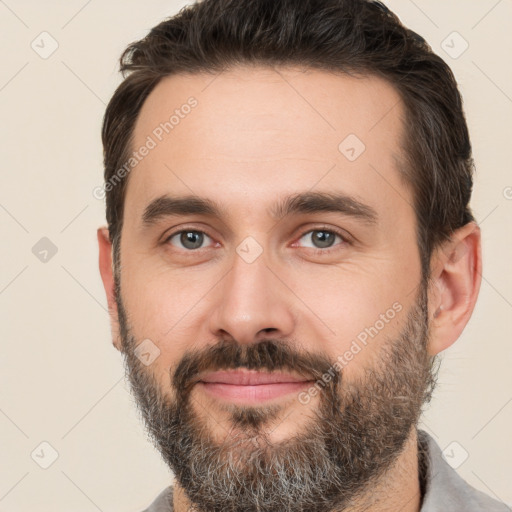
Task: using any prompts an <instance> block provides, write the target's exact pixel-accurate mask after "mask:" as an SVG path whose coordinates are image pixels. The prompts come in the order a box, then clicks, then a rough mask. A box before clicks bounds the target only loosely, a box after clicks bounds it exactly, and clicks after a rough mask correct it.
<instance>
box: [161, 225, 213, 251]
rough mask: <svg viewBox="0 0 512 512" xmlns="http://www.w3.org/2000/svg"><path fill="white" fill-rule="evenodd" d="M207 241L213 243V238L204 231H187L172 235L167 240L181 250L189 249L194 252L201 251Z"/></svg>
mask: <svg viewBox="0 0 512 512" xmlns="http://www.w3.org/2000/svg"><path fill="white" fill-rule="evenodd" d="M205 239H208V240H210V241H211V238H210V237H209V236H208V235H207V234H206V233H204V232H203V231H197V230H193V229H185V230H182V231H177V232H176V233H173V234H172V235H170V236H169V237H168V238H167V239H166V243H170V244H171V245H174V246H175V247H178V248H179V249H187V250H190V251H193V250H196V249H201V248H202V247H201V246H202V245H203V243H204V241H205ZM180 244H181V245H180Z"/></svg>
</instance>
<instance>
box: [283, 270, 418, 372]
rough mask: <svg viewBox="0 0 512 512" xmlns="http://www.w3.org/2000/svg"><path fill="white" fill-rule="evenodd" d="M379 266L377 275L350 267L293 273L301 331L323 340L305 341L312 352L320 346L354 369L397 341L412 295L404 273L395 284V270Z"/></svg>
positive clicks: (332, 356) (331, 355) (331, 357)
mask: <svg viewBox="0 0 512 512" xmlns="http://www.w3.org/2000/svg"><path fill="white" fill-rule="evenodd" d="M380 263H381V264H380V265H377V266H376V267H374V270H373V271H372V270H371V268H372V267H371V266H370V265H367V266H365V267H364V270H362V268H363V267H358V266H356V265H350V266H349V265H346V266H344V267H343V268H341V267H330V268H329V267H325V268H323V269H321V271H320V270H319V269H317V270H316V271H315V272H314V273H313V272H302V273H300V274H299V271H297V274H296V275H295V277H294V276H293V275H291V274H289V276H288V279H290V280H292V282H295V283H298V285H297V286H294V287H293V291H294V293H295V294H296V296H297V297H298V298H297V301H299V299H300V301H299V302H300V303H301V304H303V306H302V307H301V309H302V310H303V311H304V318H306V319H307V320H304V322H306V324H304V325H302V326H299V332H303V331H302V329H301V328H305V329H306V331H307V332H311V333H313V334H312V336H314V337H315V338H317V340H319V341H317V342H314V341H313V340H310V341H309V342H307V340H305V342H307V343H309V344H310V346H311V349H312V350H314V346H313V343H316V344H317V347H318V348H319V347H320V346H321V347H322V350H324V351H325V352H326V353H327V354H328V356H329V358H330V359H331V360H332V361H333V362H335V361H340V362H341V364H342V366H347V367H348V366H350V367H351V368H352V369H354V368H357V367H361V366H367V365H368V364H369V362H370V360H371V359H373V358H374V357H375V354H377V353H378V351H379V350H380V348H381V345H382V343H383V342H384V341H385V340H388V339H390V338H391V339H393V338H394V337H396V335H397V334H398V332H399V331H400V328H401V326H402V325H403V317H404V315H405V311H406V310H407V308H408V307H409V305H410V303H411V300H412V299H413V296H412V295H410V294H409V296H408V292H410V289H411V288H410V286H408V285H407V283H406V282H405V279H404V274H402V276H401V281H398V280H397V279H395V280H392V279H391V278H390V277H389V275H394V274H393V273H392V269H391V268H389V269H386V265H385V263H384V262H383V261H382V260H381V261H380ZM320 340H321V341H320ZM347 373H349V371H347Z"/></svg>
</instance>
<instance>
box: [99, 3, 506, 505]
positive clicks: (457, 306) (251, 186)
mask: <svg viewBox="0 0 512 512" xmlns="http://www.w3.org/2000/svg"><path fill="white" fill-rule="evenodd" d="M121 68H122V71H123V72H124V73H125V74H126V75H127V77H126V78H125V80H124V81H123V83H122V84H121V85H120V86H119V88H118V89H117V91H116V92H115V94H114V96H113V98H112V100H111V101H110V103H109V105H108V107H107V111H106V114H105V119H104V126H103V143H104V156H105V192H106V198H107V221H108V229H107V228H100V229H99V230H98V240H99V246H100V270H101V275H102V279H103V283H104V286H105V290H106V293H107V297H108V303H109V307H110V311H111V319H112V327H113V341H114V344H115V346H116V348H118V349H119V350H120V351H122V353H123V354H124V356H125V361H126V370H127V375H128V378H129V380H130V383H131V386H132V389H133V392H134V395H135V397H136V399H137V403H138V406H139V408H140V410H141V412H142V415H143V417H144V420H145V422H146V425H147V427H148V431H149V433H150V435H151V437H152V439H153V440H154V442H155V444H156V446H157V447H158V448H159V450H160V452H161V454H162V456H163V458H164V460H165V461H166V462H167V464H168V465H169V467H170V469H172V471H173V473H174V475H175V483H174V485H173V486H170V487H169V488H167V489H165V490H164V491H163V492H162V493H161V494H160V496H158V498H157V499H156V500H155V502H154V503H153V504H152V505H151V506H150V507H149V509H148V511H151V512H155V511H170V510H174V511H175V512H188V511H192V510H196V511H201V512H210V511H236V512H242V511H244V512H247V511H251V512H256V511H259V512H270V511H276V512H281V511H289V512H296V511H297V512H298V511H304V512H306V511H307V512H340V511H360V510H365V511H387V510H393V511H397V510H400V511H403V512H412V511H419V510H421V511H423V512H433V511H441V510H442V511H446V510H450V511H465V512H471V511H477V510H478V511H484V510H485V511H487V512H489V511H504V510H508V508H507V507H505V506H504V505H503V504H501V503H498V502H497V501H494V500H493V499H491V498H490V497H487V496H486V495H484V494H483V493H480V492H478V491H477V490H475V489H473V488H471V487H470V486H469V485H468V484H467V483H465V482H464V481H463V480H462V479H461V478H460V477H458V475H457V474H456V473H455V471H454V470H452V469H451V467H450V466H448V465H447V464H446V463H445V462H444V461H443V459H442V457H441V454H440V450H439V447H438V446H437V445H436V444H435V442H434V441H433V439H432V438H430V437H429V436H428V435H427V434H426V433H425V432H423V431H421V430H419V429H418V428H417V423H418V419H419V416H420V414H421V408H422V405H423V404H424V403H425V402H428V400H429V399H430V396H431V393H432V390H433V387H434V384H435V375H436V368H437V365H436V355H437V354H439V353H440V352H441V351H443V350H444V349H446V348H447V347H449V346H450V345H451V344H452V343H453V342H454V341H455V340H456V339H457V338H458V337H459V335H460V334H461V332H462V330H463V329H464V327H465V325H466V323H467V322H468V320H469V318H470V316H471V313H472V311H473V308H474V305H475V302H476V299H477V295H478V291H479V287H480V279H481V252H480V230H479V228H478V226H477V225H476V223H475V221H474V218H473V216H472V214H471V211H470V209H469V200H470V196H471V188H472V170H473V161H472V158H471V144H470V140H469V136H468V131H467V126H466V122H465V118H464V113H463V110H462V101H461V97H460V94H459V92H458V90H457V86H456V82H455V79H454V77H453V74H452V73H451V71H450V69H449V68H448V66H447V65H446V64H445V63H444V62H443V61H442V60H441V59H440V58H439V57H437V56H436V55H435V54H433V53H432V51H431V49H430V47H429V46H428V45H427V44H426V42H425V41H424V40H423V39H422V38H421V37H419V36H418V35H417V34H415V33H413V32H412V31H410V30H408V29H406V28H405V27H403V26H402V25H401V24H400V22H399V20H398V19H397V17H396V16H395V15H394V14H392V13H391V12H390V11H389V10H388V9H387V8H386V7H385V6H384V5H383V4H381V3H380V2H371V1H364V0H251V1H247V0H205V1H203V2H201V3H197V4H194V5H191V6H188V7H186V8H184V9H183V10H182V11H180V13H179V14H178V15H176V16H175V17H173V18H171V19H169V20H166V21H164V22H162V23H161V24H160V25H158V26H157V27H155V28H154V29H153V30H151V32H150V33H149V35H148V36H147V37H146V38H144V39H143V40H141V41H138V42H136V43H134V44H132V45H131V46H130V47H129V48H128V49H127V50H126V51H125V53H124V54H123V56H122V58H121Z"/></svg>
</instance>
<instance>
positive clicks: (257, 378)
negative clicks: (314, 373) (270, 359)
mask: <svg viewBox="0 0 512 512" xmlns="http://www.w3.org/2000/svg"><path fill="white" fill-rule="evenodd" d="M198 380H199V382H210V383H211V382H215V383H219V384H220V383H222V384H233V385H236V386H257V385H261V384H277V383H280V384H282V383H285V382H308V380H309V379H306V378H304V377H301V376H296V375H292V374H289V373H277V372H273V373H267V372H260V371H257V370H227V371H217V372H210V373H206V374H204V375H203V376H201V377H200V378H199V379H198Z"/></svg>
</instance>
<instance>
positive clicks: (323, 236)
mask: <svg viewBox="0 0 512 512" xmlns="http://www.w3.org/2000/svg"><path fill="white" fill-rule="evenodd" d="M303 239H304V240H306V241H309V243H310V244H311V245H305V247H309V248H311V249H320V251H319V252H327V251H325V250H324V251H322V250H321V249H330V248H331V247H333V245H334V243H335V241H336V239H339V240H340V241H341V242H342V243H341V244H337V245H343V243H344V242H346V239H345V237H344V236H343V235H342V234H341V233H338V232H337V231H334V230H332V229H324V228H318V229H312V230H309V231H306V232H305V233H304V234H303V235H302V236H301V237H300V239H299V240H303Z"/></svg>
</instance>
